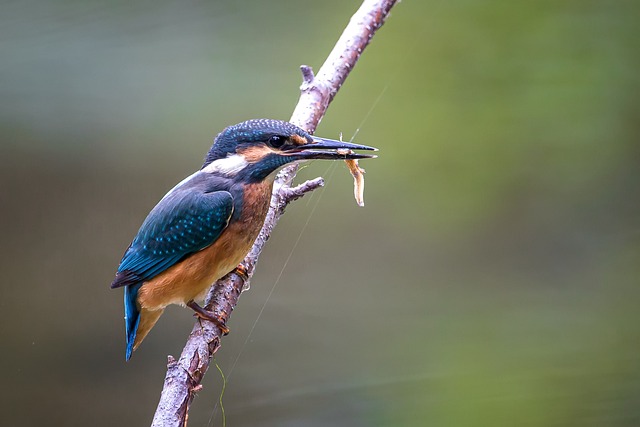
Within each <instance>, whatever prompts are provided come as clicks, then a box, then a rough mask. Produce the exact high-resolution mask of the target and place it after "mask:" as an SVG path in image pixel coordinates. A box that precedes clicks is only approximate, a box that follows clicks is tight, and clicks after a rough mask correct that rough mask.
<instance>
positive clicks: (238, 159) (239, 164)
mask: <svg viewBox="0 0 640 427" xmlns="http://www.w3.org/2000/svg"><path fill="white" fill-rule="evenodd" d="M248 164H249V163H248V162H247V161H246V160H245V159H244V156H242V155H240V154H230V155H229V156H227V157H225V158H224V159H218V160H214V161H213V162H211V163H209V164H208V165H207V166H206V167H205V168H204V169H202V172H206V173H217V174H221V175H226V176H228V177H232V176H236V175H237V174H238V172H240V171H241V170H242V169H244V168H245V167H246V166H247V165H248Z"/></svg>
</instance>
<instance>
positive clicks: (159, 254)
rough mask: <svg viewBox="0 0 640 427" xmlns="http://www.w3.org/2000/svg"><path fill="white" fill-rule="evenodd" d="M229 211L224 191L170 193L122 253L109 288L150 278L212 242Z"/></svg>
mask: <svg viewBox="0 0 640 427" xmlns="http://www.w3.org/2000/svg"><path fill="white" fill-rule="evenodd" d="M232 212H233V198H232V197H231V194H229V193H228V192H226V191H215V192H212V193H202V192H198V191H188V190H185V191H177V192H176V193H175V194H174V193H170V194H169V195H167V197H165V198H164V199H162V200H161V201H160V203H158V205H157V206H156V207H155V208H153V210H152V211H151V212H150V213H149V216H147V219H145V221H144V222H143V223H142V226H141V227H140V230H139V231H138V234H137V235H136V237H135V238H134V239H133V242H131V245H130V246H129V248H128V249H127V251H126V252H125V253H124V256H123V257H122V261H120V266H119V267H118V272H117V274H116V278H115V280H114V281H113V283H112V284H111V287H112V288H118V287H120V286H127V285H135V284H137V283H140V282H144V281H147V280H150V279H152V278H153V277H155V276H157V275H158V274H160V273H162V272H163V271H165V270H166V269H168V268H169V267H171V266H173V265H174V264H176V263H178V262H179V261H180V260H182V259H183V258H185V257H186V256H188V255H190V254H192V253H194V252H197V251H199V250H201V249H204V248H206V247H207V246H209V245H211V244H212V243H213V242H215V241H216V239H217V238H218V236H220V234H221V233H222V231H223V230H224V229H225V227H226V226H227V223H228V222H229V218H230V217H231V213H232Z"/></svg>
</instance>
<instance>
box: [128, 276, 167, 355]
mask: <svg viewBox="0 0 640 427" xmlns="http://www.w3.org/2000/svg"><path fill="white" fill-rule="evenodd" d="M141 285H142V284H136V285H128V286H125V287H124V322H125V328H126V334H127V351H126V359H127V360H129V359H130V358H131V354H132V353H133V351H134V350H135V349H137V348H138V346H139V345H140V343H141V342H142V340H144V338H145V337H146V336H147V334H148V333H149V331H150V330H151V328H153V326H154V325H155V324H156V322H157V321H158V319H159V318H160V316H161V315H162V313H163V312H164V309H161V310H147V309H145V308H140V307H139V306H138V303H137V301H136V300H137V296H138V290H139V289H140V286H141Z"/></svg>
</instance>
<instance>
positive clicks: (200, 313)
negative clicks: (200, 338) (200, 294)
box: [187, 301, 230, 335]
mask: <svg viewBox="0 0 640 427" xmlns="http://www.w3.org/2000/svg"><path fill="white" fill-rule="evenodd" d="M187 307H189V308H190V309H192V310H193V311H194V313H193V315H194V316H196V317H197V318H199V319H204V320H208V321H210V322H213V324H214V325H216V326H217V327H218V329H220V332H222V335H228V334H229V332H230V330H229V328H227V323H226V322H225V320H224V319H223V318H222V317H220V316H218V315H217V314H216V313H214V312H213V311H209V310H205V309H204V308H202V307H200V306H199V305H198V304H197V303H196V302H195V301H189V302H188V303H187Z"/></svg>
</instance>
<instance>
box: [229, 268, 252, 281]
mask: <svg viewBox="0 0 640 427" xmlns="http://www.w3.org/2000/svg"><path fill="white" fill-rule="evenodd" d="M233 272H234V273H236V274H237V275H238V276H240V277H241V278H242V280H244V281H245V282H246V281H247V280H249V272H248V271H247V267H245V266H244V265H242V264H238V266H237V267H236V268H235V270H233Z"/></svg>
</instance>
